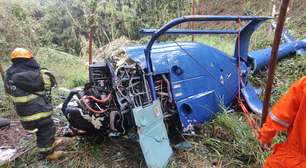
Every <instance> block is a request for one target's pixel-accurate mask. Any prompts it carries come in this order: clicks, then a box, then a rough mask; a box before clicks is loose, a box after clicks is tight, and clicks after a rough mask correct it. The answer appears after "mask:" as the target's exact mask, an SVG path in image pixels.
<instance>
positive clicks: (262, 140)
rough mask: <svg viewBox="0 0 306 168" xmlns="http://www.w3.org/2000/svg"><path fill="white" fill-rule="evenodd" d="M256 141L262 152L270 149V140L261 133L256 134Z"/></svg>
mask: <svg viewBox="0 0 306 168" xmlns="http://www.w3.org/2000/svg"><path fill="white" fill-rule="evenodd" d="M257 140H258V142H259V145H260V147H261V149H263V150H270V149H271V144H272V139H271V138H268V137H266V136H265V135H264V134H263V133H262V132H261V131H259V132H258V134H257Z"/></svg>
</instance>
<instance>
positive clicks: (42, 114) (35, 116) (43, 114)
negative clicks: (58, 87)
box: [20, 111, 53, 121]
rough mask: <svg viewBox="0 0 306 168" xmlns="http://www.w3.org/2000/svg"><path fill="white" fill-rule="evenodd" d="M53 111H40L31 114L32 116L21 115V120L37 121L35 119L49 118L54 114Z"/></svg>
mask: <svg viewBox="0 0 306 168" xmlns="http://www.w3.org/2000/svg"><path fill="white" fill-rule="evenodd" d="M52 113H53V112H52V111H50V112H40V113H37V114H33V115H30V116H22V117H20V120H21V121H35V120H39V119H42V118H47V117H49V116H51V115H52Z"/></svg>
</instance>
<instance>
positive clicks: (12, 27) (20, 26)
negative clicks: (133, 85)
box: [0, 0, 188, 55]
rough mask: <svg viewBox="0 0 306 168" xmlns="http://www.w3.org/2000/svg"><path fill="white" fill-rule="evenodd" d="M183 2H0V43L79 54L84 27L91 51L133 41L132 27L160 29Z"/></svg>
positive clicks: (5, 49) (180, 9)
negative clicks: (114, 42)
mask: <svg viewBox="0 0 306 168" xmlns="http://www.w3.org/2000/svg"><path fill="white" fill-rule="evenodd" d="M187 4H188V3H187V1H186V0H170V1H163V0H152V1H146V0H134V1H121V0H107V1H102V0H54V1H51V0H30V1H28V0H12V1H5V0H0V18H1V20H3V24H1V25H0V43H1V44H3V45H1V48H0V49H1V50H0V51H3V53H0V55H7V54H8V52H9V51H11V50H12V49H13V48H14V47H17V46H22V47H26V48H30V49H32V50H33V49H34V47H40V46H48V47H51V48H55V49H57V50H61V51H65V52H68V53H71V54H75V55H85V54H86V51H87V39H88V32H89V29H90V27H94V28H95V34H94V42H95V45H96V47H100V46H102V45H105V44H106V43H108V42H110V41H112V40H114V39H115V38H118V37H120V36H122V35H125V36H127V37H129V38H131V39H139V38H140V36H139V34H138V31H137V30H138V28H140V27H156V28H158V27H160V26H161V25H163V24H164V23H165V22H166V21H168V20H170V19H173V18H175V17H177V16H180V15H182V13H184V11H185V9H186V8H185V7H186V5H187Z"/></svg>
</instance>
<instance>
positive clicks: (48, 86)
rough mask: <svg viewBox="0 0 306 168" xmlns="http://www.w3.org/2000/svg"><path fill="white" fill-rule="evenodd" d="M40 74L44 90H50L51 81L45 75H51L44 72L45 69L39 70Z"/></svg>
mask: <svg viewBox="0 0 306 168" xmlns="http://www.w3.org/2000/svg"><path fill="white" fill-rule="evenodd" d="M40 72H41V74H42V78H43V81H44V84H45V88H47V89H48V88H50V87H51V79H50V77H49V76H48V75H47V74H46V73H51V72H50V71H48V70H46V69H42V70H40Z"/></svg>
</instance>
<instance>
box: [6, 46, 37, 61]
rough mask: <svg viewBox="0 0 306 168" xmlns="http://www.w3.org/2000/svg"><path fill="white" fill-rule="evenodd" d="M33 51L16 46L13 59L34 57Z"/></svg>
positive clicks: (12, 55)
mask: <svg viewBox="0 0 306 168" xmlns="http://www.w3.org/2000/svg"><path fill="white" fill-rule="evenodd" d="M32 57H33V55H32V52H31V51H29V50H27V49H24V48H15V50H14V51H13V52H12V54H11V59H12V60H13V59H16V58H28V59H30V58H32Z"/></svg>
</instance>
